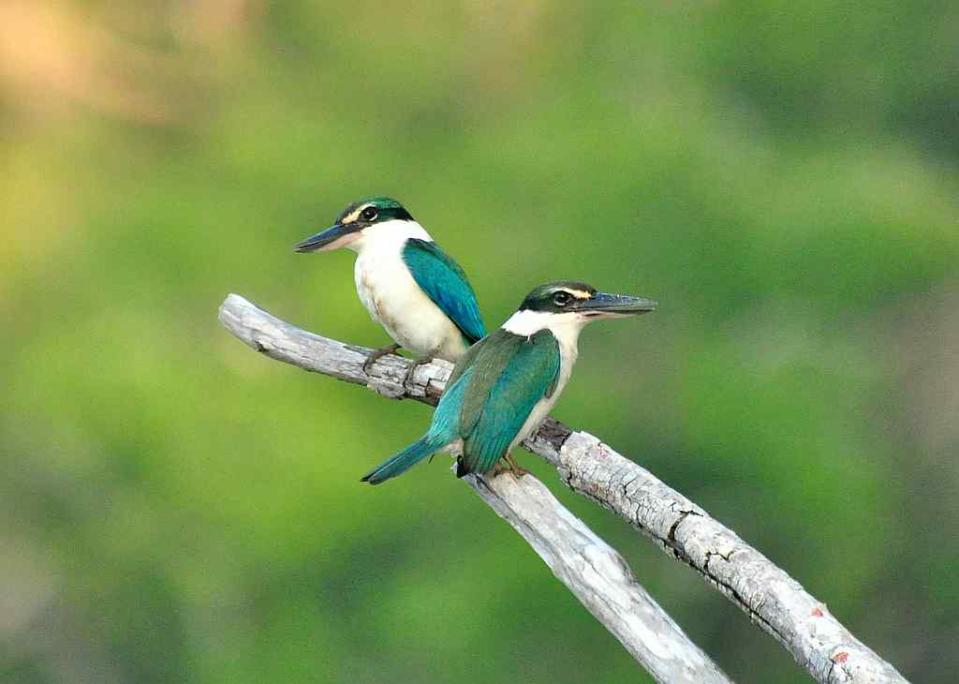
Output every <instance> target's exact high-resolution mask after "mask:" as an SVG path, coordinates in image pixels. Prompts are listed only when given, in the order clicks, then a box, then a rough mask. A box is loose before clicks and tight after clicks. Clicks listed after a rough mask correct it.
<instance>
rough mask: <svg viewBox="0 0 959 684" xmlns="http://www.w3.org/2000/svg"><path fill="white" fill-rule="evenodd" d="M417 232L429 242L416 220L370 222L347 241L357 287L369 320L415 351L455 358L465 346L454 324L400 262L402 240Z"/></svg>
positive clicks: (422, 238)
mask: <svg viewBox="0 0 959 684" xmlns="http://www.w3.org/2000/svg"><path fill="white" fill-rule="evenodd" d="M411 238H416V239H420V240H426V241H429V242H432V238H430V236H429V234H428V233H427V232H426V231H425V230H424V229H423V227H422V226H420V224H418V223H416V222H415V221H387V222H384V223H381V224H377V225H375V226H370V227H369V228H367V229H365V230H364V231H363V236H362V237H361V238H360V239H359V240H357V241H356V242H355V243H353V244H352V245H350V248H351V249H354V250H355V251H356V252H357V253H358V256H357V259H356V265H355V267H354V270H353V274H354V277H355V280H356V292H357V294H358V295H359V297H360V301H361V302H363V306H365V307H366V310H367V311H369V312H370V316H371V317H372V318H373V320H374V321H376V322H377V323H379V324H380V325H382V326H383V327H384V328H385V329H386V332H387V333H389V335H390V337H392V338H393V339H394V340H395V341H396V342H397V343H398V344H400V345H402V346H403V347H404V348H406V349H408V350H409V351H411V352H413V353H414V354H416V355H417V356H438V357H440V358H443V359H447V360H449V361H455V360H456V359H457V358H459V357H460V356H461V355H462V354H463V352H464V351H465V350H466V345H465V343H464V342H463V336H462V334H461V333H460V331H459V328H457V327H456V325H455V324H454V323H453V322H452V321H451V320H450V319H449V318H448V317H447V316H446V314H445V313H443V311H442V310H441V309H440V308H439V307H438V306H436V304H434V303H433V300H432V299H430V298H429V297H428V296H427V295H426V293H425V292H423V290H422V289H421V288H420V286H419V285H417V284H416V281H415V280H413V276H412V275H410V272H409V269H408V268H407V266H406V264H405V263H404V262H403V246H404V245H405V244H406V241H407V240H409V239H411Z"/></svg>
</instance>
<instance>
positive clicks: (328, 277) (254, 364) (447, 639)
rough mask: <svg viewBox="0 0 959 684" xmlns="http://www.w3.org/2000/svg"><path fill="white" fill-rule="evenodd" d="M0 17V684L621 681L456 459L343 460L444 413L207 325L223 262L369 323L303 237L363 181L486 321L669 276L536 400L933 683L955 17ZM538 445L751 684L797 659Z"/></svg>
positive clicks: (953, 400)
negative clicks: (638, 310)
mask: <svg viewBox="0 0 959 684" xmlns="http://www.w3.org/2000/svg"><path fill="white" fill-rule="evenodd" d="M0 25H2V26H3V27H4V28H3V29H2V31H4V34H3V35H4V36H5V37H6V38H8V39H10V40H4V41H0V43H2V44H3V46H4V47H2V48H0V51H2V56H3V57H4V63H5V65H6V66H5V68H4V69H3V70H0V86H2V99H0V102H2V106H3V113H2V116H0V126H2V129H3V133H4V135H3V137H2V139H0V149H2V153H3V156H2V161H3V177H4V183H3V186H4V187H3V190H2V193H3V200H2V207H0V211H2V230H3V233H4V240H3V242H2V244H0V297H2V299H0V315H2V316H3V326H4V327H3V329H4V332H5V339H6V340H7V343H6V349H5V350H4V353H3V354H2V357H0V373H2V375H0V377H2V378H3V381H4V390H5V391H4V392H3V398H2V400H0V401H2V403H0V406H2V417H0V421H2V422H0V451H2V454H3V459H2V464H3V470H2V473H0V482H2V501H3V502H4V506H3V529H4V537H5V540H4V553H3V557H4V562H3V566H2V569H0V579H2V587H3V589H2V594H3V599H2V600H3V607H2V610H0V614H2V617H0V625H2V630H3V635H4V639H3V641H4V642H5V643H6V646H4V650H3V651H2V653H3V654H4V655H3V659H2V663H0V666H2V670H0V678H2V679H3V680H4V681H8V682H60V681H63V682H167V681H176V682H263V681H284V682H301V681H302V682H307V681H309V682H316V681H330V682H351V683H362V682H395V681H416V682H449V681H469V682H502V681H522V682H549V683H550V684H560V683H563V682H582V681H602V682H621V681H643V675H642V674H641V673H640V672H639V671H638V669H637V667H636V665H635V663H633V662H632V661H631V659H630V658H629V657H628V655H627V654H626V653H625V652H624V651H623V650H622V649H621V648H620V646H619V645H618V644H617V643H616V642H615V640H614V639H613V638H612V637H611V636H609V635H608V634H607V633H606V632H605V631H604V630H603V629H602V628H601V627H600V626H599V625H598V624H596V623H595V622H594V621H593V620H592V618H591V617H590V616H589V615H588V614H587V613H586V611H585V610H584V609H583V608H581V607H580V606H579V604H578V603H576V601H575V600H574V599H573V598H572V597H571V596H570V595H569V594H568V593H567V592H566V591H565V590H564V589H563V588H562V587H561V585H560V584H559V583H558V582H557V581H556V580H555V579H554V578H553V577H552V576H551V575H550V573H549V571H548V569H547V568H546V567H545V566H544V565H543V564H542V562H541V561H540V560H539V558H538V557H536V556H535V555H534V554H533V552H532V551H530V550H529V549H528V548H527V547H526V546H525V544H523V543H522V542H521V541H520V540H519V538H518V537H517V536H516V535H515V534H513V533H512V532H511V531H510V530H509V529H508V528H507V526H506V525H504V524H503V523H502V522H501V521H499V520H498V519H496V518H495V516H494V515H493V514H492V513H491V512H490V511H489V510H487V509H486V508H485V507H484V506H483V505H482V504H481V503H480V502H479V501H478V500H477V499H476V498H475V497H473V496H472V495H471V494H470V493H469V491H468V490H467V489H466V488H465V487H464V486H463V485H462V484H461V483H459V482H457V481H456V480H454V479H453V478H452V477H450V476H449V473H448V471H447V468H446V467H445V464H444V463H442V462H434V463H433V464H432V466H422V467H419V468H417V469H416V470H415V471H413V472H411V473H410V474H408V475H407V476H405V477H403V478H400V479H398V480H397V481H395V482H390V483H389V485H387V486H385V487H382V488H376V489H373V488H370V487H365V486H360V484H359V482H358V481H357V480H358V478H359V476H360V475H361V474H362V473H363V472H365V471H366V470H367V469H368V468H369V467H370V466H371V465H373V464H375V463H377V462H379V461H380V460H381V459H382V458H383V457H384V456H386V455H388V454H390V453H392V452H393V451H395V450H396V449H397V448H398V447H400V446H402V445H404V444H406V443H407V442H409V441H410V440H411V439H412V438H414V437H415V436H416V435H418V434H419V433H420V431H421V430H422V428H423V427H424V426H425V425H426V423H427V420H428V413H427V409H425V408H424V407H422V406H419V405H414V404H412V403H409V402H403V403H389V402H386V401H384V400H382V399H381V398H378V397H376V396H374V395H373V394H370V393H368V392H365V391H363V390H361V389H358V388H355V387H349V386H346V385H343V384H341V383H337V382H334V381H332V380H329V379H325V378H321V377H317V376H311V375H308V374H306V373H303V372H300V371H297V370H295V369H292V368H289V367H286V366H282V365H280V364H277V363H273V362H270V361H268V360H266V359H264V358H262V357H259V356H258V355H256V354H254V353H252V352H251V351H250V350H249V349H247V348H245V347H243V346H242V345H241V344H240V343H238V342H237V341H236V340H234V339H232V338H230V337H229V336H228V335H227V333H225V332H224V331H223V330H222V329H221V328H220V327H219V326H218V324H217V321H216V308H217V306H218V305H219V303H220V301H221V300H222V298H223V296H224V295H225V294H226V293H228V292H230V291H236V292H239V293H241V294H243V295H245V296H247V297H250V298H252V299H254V300H255V301H257V302H258V303H259V304H260V305H262V306H265V307H266V308H268V309H269V310H271V311H272V312H274V313H276V314H277V315H280V316H283V317H286V318H288V319H289V320H292V321H294V322H296V323H298V324H300V325H303V326H305V327H307V328H310V329H313V330H316V331H318V332H322V333H324V334H327V335H330V336H333V337H337V338H341V339H345V340H350V341H354V342H357V343H363V344H369V345H379V344H381V343H383V342H384V341H385V340H386V337H385V335H384V334H383V333H382V332H381V331H380V330H379V329H378V328H376V327H375V326H374V325H373V324H372V323H371V322H370V321H369V319H368V317H367V315H366V313H365V312H364V311H363V310H362V308H361V306H360V304H359V302H358V301H357V300H356V297H355V294H354V291H353V284H352V258H351V257H350V256H349V255H347V254H333V255H321V256H317V255H311V256H301V255H295V254H293V253H292V251H291V247H292V245H293V244H294V242H296V241H297V240H299V239H300V238H302V237H304V236H306V235H307V234H309V233H311V232H312V231H314V230H316V229H318V228H320V227H323V226H325V225H327V224H328V223H329V221H330V220H331V219H332V218H333V217H334V216H335V214H336V213H337V211H339V209H341V208H342V206H343V205H345V204H346V203H347V202H348V201H350V200H352V199H355V198H356V197H359V196H364V195H369V194H374V193H375V194H379V193H384V194H390V195H393V196H396V197H398V198H400V199H401V200H402V201H403V202H404V203H406V205H407V206H408V207H409V208H410V209H411V211H412V212H413V214H414V215H415V216H416V217H417V218H418V219H419V220H420V221H421V222H422V223H423V224H424V225H425V226H426V227H427V229H428V230H430V231H431V232H432V233H433V234H434V236H435V237H436V238H437V239H438V240H439V241H440V242H441V244H443V245H444V247H445V248H446V249H447V250H448V251H449V252H450V253H451V254H453V255H455V257H456V258H457V259H458V260H459V261H460V263H462V265H463V266H464V268H466V270H467V271H468V272H469V273H470V276H471V279H472V281H473V284H474V286H475V287H476V290H477V292H478V294H479V297H480V302H481V305H482V307H483V309H484V313H485V316H486V318H487V321H488V322H489V323H490V324H496V323H497V322H499V321H501V320H502V319H503V318H504V317H505V316H506V315H507V314H508V313H509V312H510V311H511V309H512V308H514V307H515V306H516V305H517V303H518V302H519V301H520V299H521V298H522V296H523V295H524V294H525V292H526V291H527V290H528V289H529V288H530V287H531V286H533V285H535V284H537V283H539V282H541V281H544V280H549V279H554V278H561V277H564V278H566V277H568V278H580V279H585V280H588V281H590V282H593V283H594V284H596V285H597V286H600V287H603V288H608V289H611V290H621V291H628V292H634V293H637V294H642V295H647V296H651V297H655V298H656V299H658V300H659V301H660V302H661V308H660V310H659V311H657V312H656V313H655V315H653V316H649V317H644V318H642V319H639V320H633V321H628V322H622V323H618V324H609V325H605V326H595V328H592V329H590V330H589V331H587V333H586V334H585V335H584V338H583V340H582V343H581V352H582V354H581V361H580V365H579V367H578V369H577V374H576V378H575V379H574V381H573V382H572V384H571V385H570V387H569V388H568V390H567V392H566V394H565V396H564V397H563V399H562V401H561V402H560V404H559V406H558V407H557V411H556V414H557V415H558V417H559V418H561V419H564V420H566V421H568V422H570V423H571V424H573V425H576V426H579V427H583V428H586V429H589V430H591V431H593V432H595V433H596V434H598V435H601V436H603V437H604V438H605V439H606V440H607V441H609V442H610V443H611V444H612V445H614V446H615V447H616V448H618V449H620V450H622V451H623V452H624V453H627V454H630V455H631V456H632V457H633V458H635V459H636V460H637V461H638V462H640V463H642V464H643V465H644V466H646V467H648V468H650V469H651V470H652V471H653V472H655V473H656V474H657V475H659V476H660V477H662V478H663V479H664V480H666V481H667V482H669V483H670V484H672V485H673V486H675V487H677V488H678V489H680V490H681V491H683V492H684V493H686V494H687V495H689V496H690V497H691V498H693V499H694V500H696V501H697V502H699V503H700V504H702V505H703V506H704V507H705V508H706V509H708V510H710V511H711V512H712V513H713V514H715V515H716V516H717V517H719V518H720V519H721V520H723V521H724V522H725V523H727V524H728V525H730V526H731V527H732V528H733V529H735V530H737V531H738V532H739V533H740V534H741V535H742V536H743V537H744V538H745V539H747V540H749V541H750V542H752V543H753V544H755V545H756V546H757V547H758V548H759V549H761V550H762V551H763V552H764V553H766V554H767V555H768V556H769V557H770V558H772V559H773V560H774V561H775V562H776V563H778V564H779V565H781V566H782V567H784V568H785V569H787V570H788V571H789V572H790V573H791V574H793V576H795V577H796V578H797V579H799V580H800V581H801V582H802V583H804V585H805V586H806V587H807V588H808V589H809V590H810V591H811V592H813V593H814V594H815V595H816V596H818V597H820V598H822V599H823V600H825V601H827V602H828V604H829V607H830V609H831V610H832V611H833V612H835V614H836V615H837V616H838V617H839V618H840V619H841V620H843V621H844V622H845V623H846V624H847V625H848V626H849V627H850V628H851V629H852V630H853V632H854V633H856V634H857V635H858V636H860V637H861V638H862V639H863V640H864V641H866V643H868V644H869V645H871V646H872V647H873V648H875V649H876V650H877V651H878V652H879V653H880V654H881V655H883V656H884V657H886V658H888V659H889V660H891V661H892V662H893V663H894V664H895V665H896V666H897V667H899V668H900V669H901V671H902V672H903V673H904V674H905V675H906V676H908V677H910V678H913V679H914V680H915V681H924V682H952V681H955V672H956V671H957V670H959V650H957V649H956V648H955V645H956V644H957V643H959V575H957V572H956V559H957V558H959V542H957V539H959V515H957V510H956V501H957V500H959V498H957V491H959V466H957V461H956V455H957V451H959V449H957V447H959V438H957V427H956V425H957V423H956V416H957V412H959V397H957V391H956V388H957V386H959V360H957V356H956V339H957V333H959V317H957V311H959V289H957V288H959V269H957V264H959V230H957V228H959V202H957V197H959V79H957V78H956V75H957V73H959V59H957V51H956V46H957V45H959V42H957V40H956V35H957V27H959V6H957V5H956V4H955V3H948V2H935V1H934V2H890V1H880V2H872V3H856V2H853V3H830V2H826V1H825V0H811V1H810V2H804V3H798V4H797V3H792V2H790V3H786V2H778V1H776V0H766V1H764V2H744V3H709V2H707V3H688V2H687V3H682V2H681V3H659V4H648V3H646V4H643V3H627V4H615V3H614V4H600V5H588V4H575V3H542V2H533V3H521V4H519V5H516V6H514V5H511V4H495V3H477V2H465V3H449V4H445V5H443V4H440V5H428V4H418V5H413V6H402V5H396V6H384V5H383V4H382V3H372V2H364V1H362V0H361V1H360V2H352V3H345V4H343V3H340V4H332V3H330V4H323V3H312V2H304V1H297V2H285V3H266V2H265V1H264V2H260V1H258V0H198V1H197V2H193V3H167V2H139V3H106V2H98V1H95V2H82V3H80V2H77V3H76V4H64V3H59V4H50V5H47V4H46V3H44V2H39V3H38V2H30V1H27V0H12V1H11V2H9V3H7V4H6V5H5V8H4V9H3V10H2V11H0ZM520 459H521V460H522V461H523V462H524V464H527V465H528V464H530V463H531V462H533V461H534V459H533V458H532V457H526V458H525V459H524V458H523V457H522V455H520ZM532 467H533V468H534V469H535V470H536V471H537V472H538V473H540V474H541V476H543V477H544V479H545V480H546V481H547V483H548V484H550V486H551V487H552V488H553V489H554V491H557V493H558V494H559V495H561V496H562V497H563V500H564V501H566V502H567V503H568V505H569V506H570V507H571V508H572V509H573V510H574V511H575V512H577V513H578V514H579V515H581V516H582V517H583V518H584V519H585V520H586V521H587V522H588V523H589V524H591V525H592V526H593V527H594V528H595V529H596V530H597V531H598V532H599V533H600V534H602V535H603V536H604V537H606V538H607V539H608V540H609V541H610V542H611V543H613V544H614V545H615V546H617V547H618V548H619V549H621V550H622V551H623V552H624V554H625V555H626V556H627V557H628V558H629V560H630V562H631V563H632V564H633V567H634V568H635V570H636V572H637V574H638V576H639V577H640V579H641V581H642V582H643V583H644V584H645V586H646V587H647V588H649V590H650V591H651V592H652V593H653V594H654V596H655V597H656V598H657V599H658V600H660V601H661V602H662V604H663V605H664V606H665V607H666V608H667V610H669V611H670V612H671V613H672V614H674V615H675V616H676V617H677V619H678V620H679V622H680V623H681V624H682V625H683V627H684V628H685V629H686V630H688V632H689V633H690V634H691V635H692V636H693V638H694V639H695V640H696V641H697V643H699V644H700V645H702V646H703V648H705V649H706V651H707V652H709V653H710V654H711V655H713V656H714V657H715V658H716V659H717V660H718V661H719V663H720V664H721V665H722V667H724V668H725V669H726V670H727V672H729V673H730V674H731V675H732V676H733V677H734V678H735V679H737V680H739V681H747V682H793V681H795V682H799V681H805V680H806V678H805V675H804V674H803V673H802V672H800V671H799V669H798V668H797V667H796V666H795V665H794V664H793V663H792V662H791V660H790V658H789V657H788V655H786V654H785V653H784V652H783V651H782V650H781V649H780V648H779V647H778V646H777V645H776V644H775V643H774V642H773V641H772V639H771V638H769V637H768V636H766V635H765V634H763V633H762V632H761V631H760V630H759V629H757V628H756V627H754V626H752V625H751V624H750V623H749V621H748V620H747V618H746V617H744V616H743V615H741V614H740V613H739V612H738V611H737V610H736V609H735V608H733V607H732V606H731V605H730V604H728V603H727V602H726V601H725V600H724V599H723V598H722V597H720V596H719V595H718V594H716V593H715V592H714V591H712V590H711V589H708V588H706V587H705V586H703V585H702V584H701V582H700V581H699V580H698V578H697V577H695V576H694V574H693V573H692V572H691V571H689V570H688V569H687V568H684V567H683V566H681V565H678V564H676V563H675V562H672V561H670V560H669V559H668V558H666V557H665V556H664V555H663V554H662V553H660V552H659V551H657V550H655V549H654V548H653V547H652V546H650V545H649V544H648V543H647V542H646V541H645V540H642V539H640V538H639V537H637V536H636V535H635V534H634V533H633V532H631V531H630V530H628V529H624V528H625V526H624V525H623V524H621V523H620V521H619V520H616V519H613V518H612V516H610V515H608V514H606V513H605V512H603V511H601V510H599V509H597V508H596V507H594V506H592V505H590V504H589V503H588V502H586V501H584V500H581V499H578V498H576V497H575V496H573V495H570V494H568V493H566V492H565V491H563V490H562V487H561V486H560V484H559V483H558V482H557V481H556V478H555V475H554V474H552V473H550V472H549V471H548V469H546V468H544V467H542V465H541V464H537V463H535V462H533V463H532Z"/></svg>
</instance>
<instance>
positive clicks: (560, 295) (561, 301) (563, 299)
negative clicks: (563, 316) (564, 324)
mask: <svg viewBox="0 0 959 684" xmlns="http://www.w3.org/2000/svg"><path fill="white" fill-rule="evenodd" d="M572 299H573V296H572V295H571V294H570V293H569V292H565V291H563V290H560V291H559V292H556V293H555V294H554V295H553V302H555V303H556V305H557V306H566V305H567V304H569V303H570V301H571V300H572Z"/></svg>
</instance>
